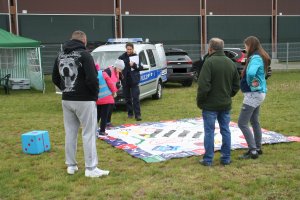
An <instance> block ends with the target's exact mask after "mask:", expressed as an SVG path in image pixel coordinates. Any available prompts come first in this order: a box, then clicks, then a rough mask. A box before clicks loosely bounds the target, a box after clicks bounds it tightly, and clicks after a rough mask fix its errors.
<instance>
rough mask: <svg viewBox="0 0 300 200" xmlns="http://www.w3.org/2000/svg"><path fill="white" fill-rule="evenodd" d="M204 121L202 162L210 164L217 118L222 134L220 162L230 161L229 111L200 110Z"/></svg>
mask: <svg viewBox="0 0 300 200" xmlns="http://www.w3.org/2000/svg"><path fill="white" fill-rule="evenodd" d="M202 117H203V122H204V148H205V154H204V156H203V160H204V162H206V163H208V164H212V162H213V158H214V136H215V122H216V120H218V123H219V126H220V132H221V135H222V146H221V163H223V164H227V163H230V147H231V133H230V129H229V123H230V111H229V110H228V111H207V110H203V111H202Z"/></svg>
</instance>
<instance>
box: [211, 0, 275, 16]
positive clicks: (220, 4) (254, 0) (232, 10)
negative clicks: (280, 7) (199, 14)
mask: <svg viewBox="0 0 300 200" xmlns="http://www.w3.org/2000/svg"><path fill="white" fill-rule="evenodd" d="M206 11H207V12H206V14H207V15H209V13H210V12H212V13H213V15H272V0H251V1H246V0H223V1H221V0H207V1H206Z"/></svg>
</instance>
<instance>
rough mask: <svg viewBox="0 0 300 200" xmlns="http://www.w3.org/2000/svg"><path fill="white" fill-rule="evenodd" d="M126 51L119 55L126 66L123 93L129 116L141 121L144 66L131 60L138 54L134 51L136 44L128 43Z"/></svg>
mask: <svg viewBox="0 0 300 200" xmlns="http://www.w3.org/2000/svg"><path fill="white" fill-rule="evenodd" d="M125 47H126V52H125V53H123V54H122V55H121V56H119V59H121V60H123V61H124V64H125V68H124V70H123V71H122V73H123V77H124V78H123V79H122V81H121V83H122V86H123V93H124V96H125V101H126V109H127V113H128V118H133V116H135V119H136V120H137V121H141V120H142V118H141V108H140V100H139V96H140V88H139V82H140V71H141V70H142V69H143V67H142V66H141V65H140V64H139V63H135V62H133V61H130V57H132V56H137V54H136V53H134V46H133V44H132V43H126V45H125Z"/></svg>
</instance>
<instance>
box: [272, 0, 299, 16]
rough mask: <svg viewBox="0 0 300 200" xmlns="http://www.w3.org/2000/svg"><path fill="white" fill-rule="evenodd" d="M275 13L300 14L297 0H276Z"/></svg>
mask: <svg viewBox="0 0 300 200" xmlns="http://www.w3.org/2000/svg"><path fill="white" fill-rule="evenodd" d="M277 7H278V9H277V14H279V13H282V14H283V15H300V1H299V0H277Z"/></svg>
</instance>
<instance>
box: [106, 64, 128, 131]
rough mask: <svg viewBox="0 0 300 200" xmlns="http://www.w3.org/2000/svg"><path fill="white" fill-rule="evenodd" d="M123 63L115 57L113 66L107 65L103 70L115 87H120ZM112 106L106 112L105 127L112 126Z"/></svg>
mask: <svg viewBox="0 0 300 200" xmlns="http://www.w3.org/2000/svg"><path fill="white" fill-rule="evenodd" d="M124 67H125V64H124V61H123V60H119V59H117V60H116V62H115V63H114V65H113V66H109V67H108V68H106V69H105V70H104V71H105V72H106V73H107V74H108V75H109V76H110V78H111V80H112V82H113V83H114V84H115V85H116V87H117V89H119V88H120V87H121V84H120V80H121V79H122V77H123V74H122V70H123V69H124ZM113 107H114V105H113V106H111V107H110V110H109V112H108V118H107V123H106V126H107V127H112V123H111V115H112V112H113Z"/></svg>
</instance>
